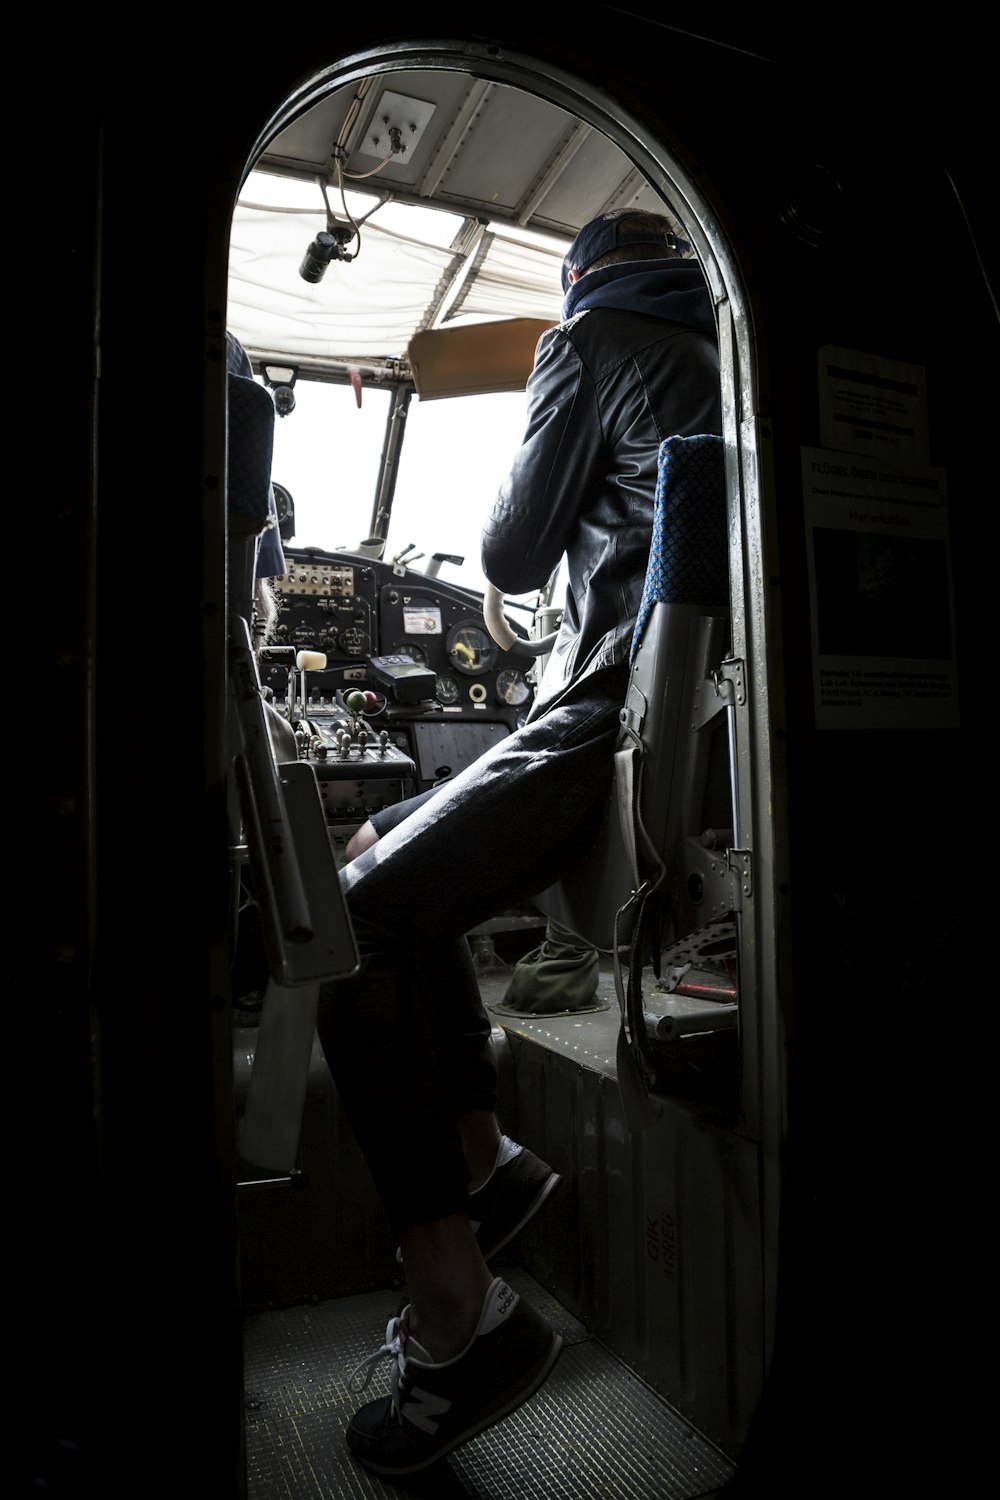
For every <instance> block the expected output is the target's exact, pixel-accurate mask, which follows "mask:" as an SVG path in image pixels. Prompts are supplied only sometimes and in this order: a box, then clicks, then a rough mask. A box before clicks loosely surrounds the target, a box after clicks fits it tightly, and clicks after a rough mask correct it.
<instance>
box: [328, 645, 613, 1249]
mask: <svg viewBox="0 0 1000 1500" xmlns="http://www.w3.org/2000/svg"><path fill="white" fill-rule="evenodd" d="M626 681H627V678H626V675H625V669H624V668H622V669H616V670H612V671H610V672H608V673H606V674H604V675H603V676H602V677H601V678H599V679H595V680H594V682H593V684H592V685H590V686H588V688H587V690H586V692H583V691H582V690H581V691H580V693H579V695H578V697H577V698H576V700H575V701H570V702H565V703H563V704H561V705H560V706H558V707H555V708H553V709H550V710H549V711H547V712H546V713H544V714H542V715H541V716H540V717H539V718H538V719H537V720H534V721H533V722H531V723H529V724H526V725H525V726H524V727H523V728H521V729H518V730H516V731H515V732H514V733H513V734H511V735H509V736H508V737H507V738H506V739H505V740H502V741H501V742H500V743H499V744H498V745H495V746H493V747H492V748H491V749H490V750H488V751H487V752H486V753H485V754H484V755H482V756H480V757H479V759H478V760H477V761H475V762H474V763H473V764H472V765H470V766H468V767H467V768H466V769H465V770H464V771H461V772H459V774H458V775H457V776H455V777H454V778H453V779H452V780H451V781H448V782H446V783H445V784H444V785H443V786H441V787H440V788H438V789H437V790H436V791H435V792H434V794H433V795H432V796H429V797H428V796H426V795H425V796H423V797H418V798H414V799H412V801H411V803H409V804H405V805H404V808H403V809H401V811H405V813H406V816H404V817H401V818H400V820H399V821H398V822H396V824H395V826H394V827H391V828H389V829H388V831H386V832H385V833H384V834H382V836H381V837H380V838H379V840H378V842H377V843H376V844H374V845H373V846H372V847H371V848H370V849H368V850H366V851H365V853H364V854H362V855H360V856H359V857H358V858H357V859H356V860H354V861H353V862H352V863H351V864H349V865H347V866H346V867H345V869H344V870H343V872H342V875H341V881H342V884H343V889H344V895H345V899H346V902H347V908H348V911H349V913H350V917H351V923H352V925H353V928H354V933H355V937H356V939H357V943H358V950H359V953H360V955H361V967H360V971H359V973H358V975H357V976H356V977H355V978H352V979H350V980H340V981H336V982H334V983H331V984H328V985H324V986H323V989H322V991H321V995H320V1005H319V1015H318V1018H317V1029H318V1032H319V1037H320V1041H321V1043H322V1046H323V1051H324V1054H325V1056H326V1060H327V1063H328V1065H329V1067H330V1071H331V1073H332V1075H333V1078H334V1081H335V1083H336V1085H337V1089H338V1093H339V1094H340V1097H341V1101H342V1103H343V1105H344V1108H345V1110H346V1112H347V1115H348V1118H349V1119H350V1121H351V1125H352V1128H353V1129H354V1132H355V1134H356V1136H357V1138H358V1142H359V1144H360V1146H361V1149H362V1151H363V1152H364V1155H365V1158H366V1161H367V1163H368V1166H369V1169H370V1171H371V1173H372V1176H373V1178H374V1181H375V1186H376V1189H377V1191H378V1193H379V1196H380V1198H381V1199H382V1202H383V1204H384V1205H385V1208H386V1211H387V1213H388V1215H389V1218H390V1220H391V1222H392V1224H393V1227H394V1229H395V1231H396V1232H397V1234H398V1232H399V1231H400V1230H402V1229H405V1228H408V1227H410V1226H411V1225H415V1224H421V1223H428V1222H430V1221H433V1220H435V1219H440V1218H444V1217H446V1216H447V1215H448V1214H451V1213H454V1212H455V1211H456V1210H458V1209H462V1208H464V1207H465V1206H466V1202H467V1186H468V1171H467V1168H466V1165H465V1159H464V1157H463V1155H462V1147H461V1141H460V1138H459V1134H458V1130H457V1127H456V1123H455V1116H456V1115H457V1114H463V1113H466V1112H467V1111H470V1110H477V1109H485V1110H495V1108H496V1102H497V1094H496V1090H497V1079H496V1070H495V1065H494V1062H493V1058H492V1051H491V1045H490V1034H491V1025H490V1021H489V1018H488V1017H487V1015H486V1011H485V1009H484V1008H483V1004H482V999H481V997H480V994H479V985H478V981H477V978H476V973H475V968H474V966H473V963H472V957H471V954H470V952H469V945H468V942H467V940H466V937H465V934H466V933H467V932H468V931H469V930H470V928H473V927H475V926H477V925H478V924H479V923H480V922H483V921H485V920H486V919H487V918H489V917H493V916H496V915H497V914H498V913H499V912H502V911H504V910H506V909H508V908H509V907H511V906H514V905H517V904H519V903H520V902H523V901H526V900H529V899H530V898H531V897H532V896H534V895H537V894H539V893H540V892H541V891H543V890H545V888H546V887H547V886H549V885H552V884H553V882H554V881H556V880H558V878H559V876H560V875H561V874H562V873H563V871H564V870H566V869H567V868H568V867H569V866H570V865H571V864H573V863H574V862H575V861H576V860H578V859H580V858H581V857H582V856H583V855H585V854H586V853H587V851H588V850H589V848H590V846H591V844H592V843H593V840H594V836H595V831H596V828H597V825H598V821H599V819H600V817H601V816H602V813H603V810H604V805H605V802H606V800H607V797H608V794H609V791H610V787H611V771H612V763H613V752H614V746H615V741H616V739H617V735H618V728H619V711H620V709H621V705H622V703H623V701H624V694H625V684H626ZM581 689H582V685H581Z"/></svg>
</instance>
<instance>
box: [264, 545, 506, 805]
mask: <svg viewBox="0 0 1000 1500" xmlns="http://www.w3.org/2000/svg"><path fill="white" fill-rule="evenodd" d="M285 558H286V564H287V571H286V573H285V575H284V576H283V577H281V578H276V579H274V580H273V583H274V588H275V593H276V595H277V600H278V606H279V612H278V620H277V625H276V628H275V631H274V636H273V640H272V642H271V643H270V644H269V645H268V646H267V647H264V648H263V650H262V651H261V654H260V676H261V682H262V684H263V686H264V687H265V688H267V689H269V690H270V694H271V696H272V701H273V702H274V705H275V707H276V708H278V709H279V711H281V712H283V713H284V714H285V715H286V717H288V718H289V719H290V720H291V721H292V722H293V723H294V722H297V720H298V719H299V718H300V717H302V718H304V719H308V720H309V721H310V722H311V723H312V724H313V726H314V727H317V726H318V727H320V729H321V730H322V728H323V726H324V725H327V726H329V725H330V724H333V723H335V722H336V723H339V722H340V720H341V719H342V717H343V714H344V705H345V695H346V694H349V693H351V692H352V690H360V691H362V692H366V693H367V694H368V698H369V706H368V708H367V710H366V711H365V714H364V719H365V723H366V725H367V728H368V730H369V731H370V732H373V733H374V734H375V735H376V736H377V735H379V734H382V733H384V732H386V731H387V732H388V736H389V742H390V744H391V745H392V746H393V747H395V749H396V750H397V751H398V752H399V753H401V754H403V755H405V756H408V757H409V758H410V759H411V760H412V763H413V771H414V774H413V778H412V785H411V786H405V785H404V786H402V787H401V788H400V789H399V790H396V784H395V783H394V784H393V785H394V793H393V794H394V795H397V796H398V795H405V796H408V795H411V794H412V793H415V792H420V791H425V790H426V789H427V788H429V787H431V786H434V785H436V784H437V783H438V782H439V781H441V780H444V779H447V777H449V776H452V775H454V774H455V773H456V772H457V771H459V770H462V769H463V768H464V767H465V766H466V765H469V764H471V762H472V761H473V760H475V759H477V757H478V756H479V755H481V754H482V753H483V751H484V750H486V749H488V748H489V746H490V745H491V744H493V743H495V742H496V741H497V740H498V739H502V738H504V737H505V736H506V735H507V734H509V733H510V732H511V731H512V730H513V729H516V728H517V727H518V725H519V724H520V723H522V722H523V720H524V717H525V715H526V714H527V712H528V710H529V709H530V707H531V704H532V702H533V701H534V695H535V689H534V685H533V678H534V671H533V668H534V665H535V658H534V657H532V656H531V655H529V654H528V653H526V652H524V653H522V652H519V651H517V650H516V649H515V650H513V651H504V650H502V649H501V648H500V647H499V646H498V645H497V644H496V642H495V641H494V640H493V639H492V637H491V636H490V634H489V631H488V630H487V628H486V624H485V621H484V619H483V610H482V596H481V595H479V594H476V593H474V592H472V591H470V590H468V589H464V588H460V587H458V586H457V585H454V584H449V583H448V582H447V580H442V579H440V578H434V577H431V578H428V577H427V576H426V575H424V574H422V573H419V572H415V571H412V570H410V569H408V568H405V567H403V566H402V565H401V564H398V563H397V564H392V563H388V562H382V561H380V560H378V559H373V558H368V557H362V556H359V555H357V554H352V553H330V552H323V551H320V550H318V549H314V548H309V549H304V550H300V549H296V548H291V547H288V546H286V548H285ZM302 651H305V652H316V653H321V654H322V655H323V656H325V657H326V665H325V667H323V668H321V669H319V668H317V669H312V670H306V671H304V672H303V671H300V670H298V669H296V667H295V659H296V656H297V655H298V653H299V652H302ZM400 657H402V658H404V659H405V658H408V659H409V660H411V661H412V662H414V663H415V664H416V667H418V668H423V669H424V672H422V673H420V672H417V673H415V674H412V673H411V674H410V680H409V682H408V684H407V691H406V692H405V693H404V692H403V691H402V679H401V682H400V690H399V692H398V693H397V692H396V691H395V690H394V687H393V685H392V682H391V680H390V679H389V678H387V675H386V673H385V672H384V670H383V671H379V670H378V668H379V665H380V663H381V662H384V660H385V659H386V658H390V659H395V658H400ZM373 658H375V659H376V661H375V663H374V665H373V663H372V659H373ZM414 676H415V677H416V679H417V681H419V682H420V683H421V684H422V685H421V687H420V689H419V691H420V692H423V691H424V686H423V684H425V685H426V696H423V697H417V698H416V701H414V698H415V696H416V695H415V692H414V689H413V678H414ZM387 791H388V787H387V786H383V787H381V788H380V789H379V797H378V798H376V799H375V801H376V802H379V803H381V799H382V798H384V796H385V795H386V792H387ZM373 806H374V802H373ZM369 810H370V809H369ZM363 811H365V808H364V807H361V808H358V807H357V806H354V805H352V806H351V808H350V816H351V817H356V816H357V815H358V813H359V812H363ZM346 812H347V809H346V808H345V814H346ZM331 815H332V814H331Z"/></svg>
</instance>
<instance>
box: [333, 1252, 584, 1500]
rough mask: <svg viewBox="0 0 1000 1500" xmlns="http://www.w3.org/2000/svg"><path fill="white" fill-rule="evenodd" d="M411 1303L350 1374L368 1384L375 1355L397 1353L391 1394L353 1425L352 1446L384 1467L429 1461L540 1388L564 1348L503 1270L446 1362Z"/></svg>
mask: <svg viewBox="0 0 1000 1500" xmlns="http://www.w3.org/2000/svg"><path fill="white" fill-rule="evenodd" d="M408 1311H409V1308H406V1309H404V1312H403V1315H402V1316H401V1317H397V1318H390V1320H389V1324H388V1327H387V1328H386V1331H385V1343H384V1344H383V1345H382V1347H381V1349H378V1350H377V1351H376V1352H375V1353H374V1354H372V1355H369V1356H368V1358H367V1359H365V1360H362V1362H361V1364H360V1365H358V1367H357V1369H356V1370H355V1371H354V1373H353V1374H352V1376H351V1378H350V1380H349V1382H348V1387H349V1389H350V1390H352V1391H358V1390H362V1389H364V1387H365V1386H366V1385H367V1384H368V1381H369V1379H370V1377H371V1371H372V1368H373V1366H374V1365H375V1363H376V1361H378V1360H379V1359H381V1358H382V1356H383V1355H389V1356H390V1357H391V1358H392V1361H393V1367H392V1381H391V1386H392V1389H391V1394H390V1395H388V1396H383V1397H382V1398H381V1399H380V1400H378V1401H370V1402H369V1403H368V1404H367V1405H366V1406H362V1407H361V1409H360V1410H359V1411H357V1412H355V1414H354V1416H353V1417H352V1418H351V1421H350V1424H349V1426H348V1429H347V1446H348V1448H349V1449H350V1450H351V1452H352V1453H353V1454H354V1456H355V1458H357V1459H358V1460H359V1461H360V1462H361V1463H363V1464H364V1465H365V1467H366V1468H368V1469H372V1470H374V1471H375V1473H378V1474H413V1473H415V1472H416V1471H417V1470H419V1469H426V1468H428V1467H429V1466H430V1465H431V1464H433V1463H436V1462H437V1461H438V1459H440V1458H444V1456H445V1454H447V1453H450V1452H451V1450H452V1449H453V1448H457V1447H458V1445H459V1443H464V1442H465V1441H466V1440H467V1439H468V1438H471V1437H474V1436H475V1435H476V1433H477V1432H482V1431H483V1430H484V1428H486V1427H490V1426H492V1424H493V1423H494V1422H498V1421H499V1420H500V1418H501V1417H505V1416H506V1415H507V1414H508V1412H512V1411H513V1410H514V1409H515V1407H517V1406H520V1405H521V1403H522V1401H526V1400H527V1399H528V1397H529V1396H530V1395H532V1394H533V1393H534V1392H535V1391H536V1390H537V1389H538V1387H539V1386H540V1385H541V1383H542V1381H543V1380H544V1379H545V1377H546V1375H548V1373H549V1371H550V1370H551V1369H552V1366H553V1365H554V1364H555V1362H556V1360H557V1358H558V1357H559V1351H560V1349H561V1348H562V1339H561V1338H560V1336H559V1334H557V1333H555V1332H554V1331H553V1329H552V1328H550V1327H549V1325H548V1323H547V1322H546V1320H545V1319H544V1318H543V1317H542V1315H541V1313H539V1312H538V1311H537V1310H536V1309H535V1308H533V1307H532V1306H531V1305H530V1304H529V1303H527V1302H525V1301H524V1299H523V1297H521V1296H519V1295H518V1293H517V1292H515V1291H513V1290H512V1289H511V1288H510V1287H509V1286H508V1285H507V1283H506V1282H505V1281H501V1280H500V1279H499V1278H497V1279H496V1280H495V1281H494V1282H493V1283H492V1285H491V1286H490V1289H489V1291H488V1292H487V1293H486V1297H485V1300H484V1302H483V1310H482V1313H481V1315H480V1318H479V1323H478V1325H477V1327H476V1331H475V1333H474V1334H473V1335H472V1338H471V1339H470V1341H469V1343H468V1344H467V1345H466V1347H465V1348H464V1349H463V1350H462V1352H461V1354H458V1355H456V1356H455V1358H454V1359H449V1360H445V1361H444V1362H443V1363H441V1364H435V1363H434V1361H433V1360H432V1359H431V1358H430V1355H429V1354H428V1353H427V1350H426V1349H424V1348H422V1347H421V1345H420V1344H418V1343H417V1341H416V1339H414V1338H413V1337H412V1336H411V1335H410V1331H409V1329H408V1328H407V1325H406V1314H407V1312H408ZM362 1372H364V1373H363V1376H362ZM359 1377H361V1378H359Z"/></svg>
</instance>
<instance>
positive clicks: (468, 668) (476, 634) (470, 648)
mask: <svg viewBox="0 0 1000 1500" xmlns="http://www.w3.org/2000/svg"><path fill="white" fill-rule="evenodd" d="M498 649H499V648H498V646H497V644H496V642H495V641H492V640H490V637H489V636H488V635H487V634H486V631H485V630H480V628H479V626H478V625H456V626H455V628H454V630H452V631H450V632H449V634H448V655H449V657H450V658H451V664H452V666H453V667H454V668H455V669H456V670H457V671H459V672H468V674H469V676H470V677H477V676H478V675H479V673H480V672H488V671H489V669H490V667H491V666H492V665H493V662H494V659H495V658H496V654H497V651H498Z"/></svg>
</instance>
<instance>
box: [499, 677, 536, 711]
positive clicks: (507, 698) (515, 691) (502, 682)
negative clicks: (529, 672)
mask: <svg viewBox="0 0 1000 1500" xmlns="http://www.w3.org/2000/svg"><path fill="white" fill-rule="evenodd" d="M530 696H531V689H530V688H529V686H528V684H527V682H526V681H525V679H524V675H523V673H521V672H515V671H513V670H510V669H508V670H507V671H504V672H498V673H497V702H498V703H509V704H510V705H511V707H512V708H516V707H517V706H518V705H519V704H521V703H525V702H526V701H527V699H528V698H529V697H530Z"/></svg>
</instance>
